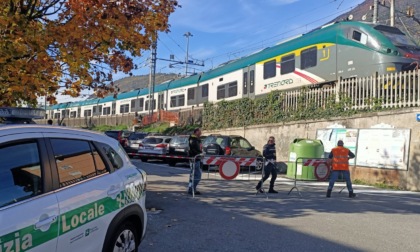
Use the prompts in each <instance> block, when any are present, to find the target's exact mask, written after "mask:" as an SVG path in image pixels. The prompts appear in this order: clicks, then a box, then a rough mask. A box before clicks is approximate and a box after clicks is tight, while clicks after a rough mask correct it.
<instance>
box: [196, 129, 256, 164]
mask: <svg viewBox="0 0 420 252" xmlns="http://www.w3.org/2000/svg"><path fill="white" fill-rule="evenodd" d="M202 146H203V152H204V154H205V155H230V156H238V157H261V159H258V160H257V166H256V170H261V168H262V165H263V164H262V161H263V160H262V155H261V152H260V151H259V150H257V149H255V147H254V146H252V145H251V143H250V142H249V141H248V140H247V139H245V138H244V137H242V136H236V135H209V136H207V137H206V138H205V139H204V141H203V142H202ZM203 168H204V169H206V168H208V167H207V166H205V165H203Z"/></svg>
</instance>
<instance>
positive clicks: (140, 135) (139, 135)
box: [128, 133, 147, 140]
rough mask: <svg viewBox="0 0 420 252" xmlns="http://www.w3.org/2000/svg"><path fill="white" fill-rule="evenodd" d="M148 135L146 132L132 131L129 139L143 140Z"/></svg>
mask: <svg viewBox="0 0 420 252" xmlns="http://www.w3.org/2000/svg"><path fill="white" fill-rule="evenodd" d="M146 136H147V134H146V133H132V134H130V136H128V140H141V139H143V138H145V137H146Z"/></svg>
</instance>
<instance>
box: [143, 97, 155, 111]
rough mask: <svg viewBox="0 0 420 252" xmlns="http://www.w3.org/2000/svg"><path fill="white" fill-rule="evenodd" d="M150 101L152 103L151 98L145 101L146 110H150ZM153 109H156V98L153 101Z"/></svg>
mask: <svg viewBox="0 0 420 252" xmlns="http://www.w3.org/2000/svg"><path fill="white" fill-rule="evenodd" d="M149 103H150V100H146V102H145V106H144V107H145V108H144V109H145V110H149ZM152 107H153V108H152V109H153V110H155V109H156V99H153V101H152Z"/></svg>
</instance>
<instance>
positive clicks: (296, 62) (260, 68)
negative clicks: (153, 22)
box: [51, 21, 420, 118]
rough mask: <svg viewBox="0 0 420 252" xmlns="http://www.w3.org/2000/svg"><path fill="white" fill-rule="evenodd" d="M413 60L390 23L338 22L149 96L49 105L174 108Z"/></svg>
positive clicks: (399, 66) (141, 92)
mask: <svg viewBox="0 0 420 252" xmlns="http://www.w3.org/2000/svg"><path fill="white" fill-rule="evenodd" d="M418 60H420V48H419V46H418V45H416V44H415V43H414V42H412V41H411V40H410V39H409V38H408V37H407V36H406V35H405V34H404V33H402V32H401V31H400V30H399V29H397V28H395V27H390V26H385V25H379V24H372V23H364V22H355V21H345V22H337V23H333V24H329V25H325V26H323V27H321V28H319V29H315V30H313V31H311V32H309V33H307V34H304V35H301V36H298V37H295V38H293V39H289V40H287V41H284V42H282V43H279V44H277V45H274V46H272V47H269V48H266V49H264V50H261V51H259V52H256V53H254V54H251V55H249V56H246V57H242V58H240V59H236V60H232V61H229V62H227V63H225V64H222V65H220V66H219V67H216V68H214V69H211V70H209V71H206V72H203V73H200V74H197V75H193V76H189V77H186V78H183V79H178V80H171V81H168V82H164V83H161V84H157V85H156V86H155V88H154V90H153V97H152V99H150V97H149V89H147V88H143V89H136V90H131V91H128V92H125V93H120V94H118V95H117V96H116V97H114V96H113V95H110V96H107V97H105V98H103V99H100V100H98V99H92V100H87V101H84V102H81V103H78V104H77V105H75V106H69V105H68V104H67V103H64V104H59V105H57V106H52V107H51V109H52V110H53V111H54V112H53V113H51V114H52V116H53V117H54V118H57V117H58V118H60V117H63V116H69V115H70V114H72V113H74V112H75V111H76V110H77V112H76V115H79V116H81V117H84V116H94V115H96V114H98V113H99V114H102V115H110V114H125V113H135V112H138V113H149V112H150V111H153V112H156V111H157V110H158V109H159V110H161V109H164V110H172V111H179V110H180V109H181V110H184V109H189V108H191V107H193V106H194V107H198V106H202V104H204V103H205V102H214V103H216V102H219V101H221V100H234V99H240V98H244V97H248V98H255V97H258V96H263V95H267V94H268V93H269V92H271V91H273V90H291V89H297V88H300V87H303V86H311V87H321V86H322V85H323V84H329V83H334V82H335V81H337V80H338V79H349V78H355V77H364V76H372V75H382V74H387V73H395V72H399V71H405V70H412V69H414V68H416V67H417V68H418ZM149 103H152V108H150V109H149ZM95 106H96V107H95ZM100 106H102V107H100ZM67 108H70V109H69V110H68V109H67ZM76 108H77V109H76ZM63 109H64V110H65V111H67V110H68V113H69V114H68V113H67V112H63V111H62V110H63ZM60 111H61V112H60ZM89 111H91V112H89ZM63 113H64V114H63Z"/></svg>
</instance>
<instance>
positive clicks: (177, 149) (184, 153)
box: [167, 135, 190, 166]
mask: <svg viewBox="0 0 420 252" xmlns="http://www.w3.org/2000/svg"><path fill="white" fill-rule="evenodd" d="M189 138H190V136H189V135H178V136H173V137H172V139H171V141H170V142H169V144H168V153H167V155H171V156H178V157H176V158H168V159H167V162H168V164H169V165H170V166H175V165H176V163H181V162H188V160H189V158H188V152H189V150H190V147H189V141H188V140H189ZM180 157H181V158H180ZM182 157H185V158H182Z"/></svg>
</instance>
